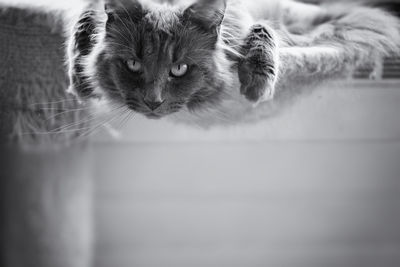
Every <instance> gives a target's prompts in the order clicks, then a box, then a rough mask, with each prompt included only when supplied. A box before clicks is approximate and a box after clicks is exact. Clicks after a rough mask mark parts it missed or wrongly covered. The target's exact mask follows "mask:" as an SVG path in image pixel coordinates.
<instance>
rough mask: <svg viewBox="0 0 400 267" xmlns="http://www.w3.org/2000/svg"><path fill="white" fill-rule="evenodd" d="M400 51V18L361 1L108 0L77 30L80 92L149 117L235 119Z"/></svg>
mask: <svg viewBox="0 0 400 267" xmlns="http://www.w3.org/2000/svg"><path fill="white" fill-rule="evenodd" d="M399 48H400V23H399V20H398V19H397V18H396V17H395V16H393V15H391V14H389V13H388V12H386V11H383V10H381V9H378V8H373V7H368V6H363V5H361V4H351V3H340V4H329V5H311V4H304V3H300V2H295V1H292V0H284V1H278V0H273V1H271V0H270V1H268V0H256V1H255V0H252V1H244V0H197V1H184V0H178V1H145V0H120V1H118V0H108V1H106V2H105V3H100V4H96V5H94V6H93V5H91V6H89V7H88V8H87V9H86V10H85V11H84V12H83V13H82V14H81V15H80V18H79V19H78V21H77V22H76V24H75V26H74V27H73V28H72V31H71V32H70V38H69V46H68V61H69V66H70V68H69V76H70V80H71V88H70V90H71V91H72V92H74V93H75V94H77V95H78V96H79V97H81V98H83V99H91V98H97V99H101V100H102V101H105V102H107V103H109V104H111V105H112V104H114V105H124V106H126V107H129V109H131V110H133V111H135V112H137V113H140V114H143V115H145V116H147V117H149V118H161V117H164V116H167V115H169V116H170V117H174V118H177V119H179V120H181V121H182V120H184V121H188V122H196V123H201V122H206V123H207V124H210V123H213V122H219V123H220V122H231V121H237V120H238V119H240V118H242V119H243V118H245V116H246V114H252V115H253V116H254V115H255V117H260V116H264V115H265V114H266V112H269V111H268V110H267V109H268V108H270V107H271V106H275V107H276V106H277V105H276V103H279V101H280V99H282V98H284V97H283V96H285V95H286V96H287V95H292V94H297V92H296V90H300V88H301V86H304V85H307V86H311V85H312V84H315V83H317V82H321V81H324V80H326V79H332V78H338V77H345V76H349V75H351V74H352V72H353V70H354V69H355V68H357V67H358V66H360V65H364V64H375V62H379V61H380V60H382V58H383V57H385V56H387V55H390V54H393V53H398V52H399ZM261 102H263V103H262V104H260V105H258V107H257V108H255V109H254V106H255V105H254V104H255V103H261ZM263 114H264V115H263Z"/></svg>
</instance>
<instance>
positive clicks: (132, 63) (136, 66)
mask: <svg viewBox="0 0 400 267" xmlns="http://www.w3.org/2000/svg"><path fill="white" fill-rule="evenodd" d="M126 65H127V66H128V68H129V69H130V70H131V71H133V72H139V71H141V70H142V64H141V63H140V62H139V61H137V60H134V59H129V60H127V61H126Z"/></svg>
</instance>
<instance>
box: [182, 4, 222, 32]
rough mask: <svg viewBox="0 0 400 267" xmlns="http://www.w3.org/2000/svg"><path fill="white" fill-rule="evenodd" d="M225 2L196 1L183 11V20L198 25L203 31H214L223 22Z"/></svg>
mask: <svg viewBox="0 0 400 267" xmlns="http://www.w3.org/2000/svg"><path fill="white" fill-rule="evenodd" d="M226 1H227V0H198V1H197V2H196V3H194V4H193V5H191V6H190V7H188V8H187V9H186V10H185V11H184V17H185V19H189V20H192V21H195V22H196V23H199V24H200V25H201V26H202V27H204V28H205V29H215V28H219V26H221V24H222V21H223V20H224V16H225V10H226Z"/></svg>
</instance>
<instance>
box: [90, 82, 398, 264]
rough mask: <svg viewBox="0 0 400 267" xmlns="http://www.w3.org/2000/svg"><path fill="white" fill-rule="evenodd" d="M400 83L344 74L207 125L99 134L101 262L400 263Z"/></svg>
mask: <svg viewBox="0 0 400 267" xmlns="http://www.w3.org/2000/svg"><path fill="white" fill-rule="evenodd" d="M399 85H400V84H399V83H398V82H389V81H388V82H382V83H375V84H371V83H355V84H349V83H347V84H336V85H329V86H326V88H324V89H321V90H319V91H317V92H316V93H315V94H313V95H311V96H308V97H305V98H303V99H301V100H300V101H299V102H297V103H295V104H294V105H293V106H292V107H290V108H289V109H287V110H285V111H283V112H282V114H281V115H280V116H278V117H276V118H272V119H270V120H267V121H263V122H260V123H258V124H254V125H244V126H235V127H232V128H228V129H211V130H209V131H205V130H199V129H193V128H187V127H185V126H176V125H172V124H169V123H168V122H165V121H149V120H145V119H142V118H139V117H137V118H135V119H134V120H133V121H131V122H130V124H129V125H128V126H127V127H126V129H125V131H124V137H123V139H122V140H120V141H111V140H109V139H107V138H103V137H99V140H98V141H97V143H96V144H95V151H96V154H97V157H96V162H97V164H96V170H97V174H96V179H97V190H96V199H97V207H96V218H97V219H96V221H97V226H96V230H97V246H96V266H100V267H102V266H104V267H108V266H119V267H125V266H126V267H127V266H130V267H132V266H134V267H141V266H146V267H147V266H151V267H153V266H154V267H156V266H174V267H177V266H182V267H183V266H185V267H188V266H202V267H205V266H216V267H217V266H218V267H221V266H230V267H231V266H238V267H242V266H246V267H253V266H279V267H286V266H287V267H303V266H304V267H320V266H324V267H325V266H341V267H357V266H360V267H361V266H362V267H368V266H371V267H376V266H384V267H391V266H393V267H397V266H400V227H399V225H400V178H399V177H400V164H399V162H400V161H399V160H400V142H399V141H400V116H399V114H400V89H399Z"/></svg>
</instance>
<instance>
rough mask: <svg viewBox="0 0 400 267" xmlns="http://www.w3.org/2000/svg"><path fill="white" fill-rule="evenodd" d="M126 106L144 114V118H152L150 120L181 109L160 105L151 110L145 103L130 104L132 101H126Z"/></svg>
mask: <svg viewBox="0 0 400 267" xmlns="http://www.w3.org/2000/svg"><path fill="white" fill-rule="evenodd" d="M127 105H128V108H129V109H131V110H133V111H135V112H137V113H140V114H142V115H144V116H145V117H146V118H148V119H152V120H158V119H162V118H164V117H166V116H168V115H171V114H173V113H176V112H178V111H180V110H181V108H182V106H181V107H177V106H162V107H160V108H158V109H155V110H151V109H149V108H147V107H146V106H145V105H137V104H132V103H128V104H127Z"/></svg>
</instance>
